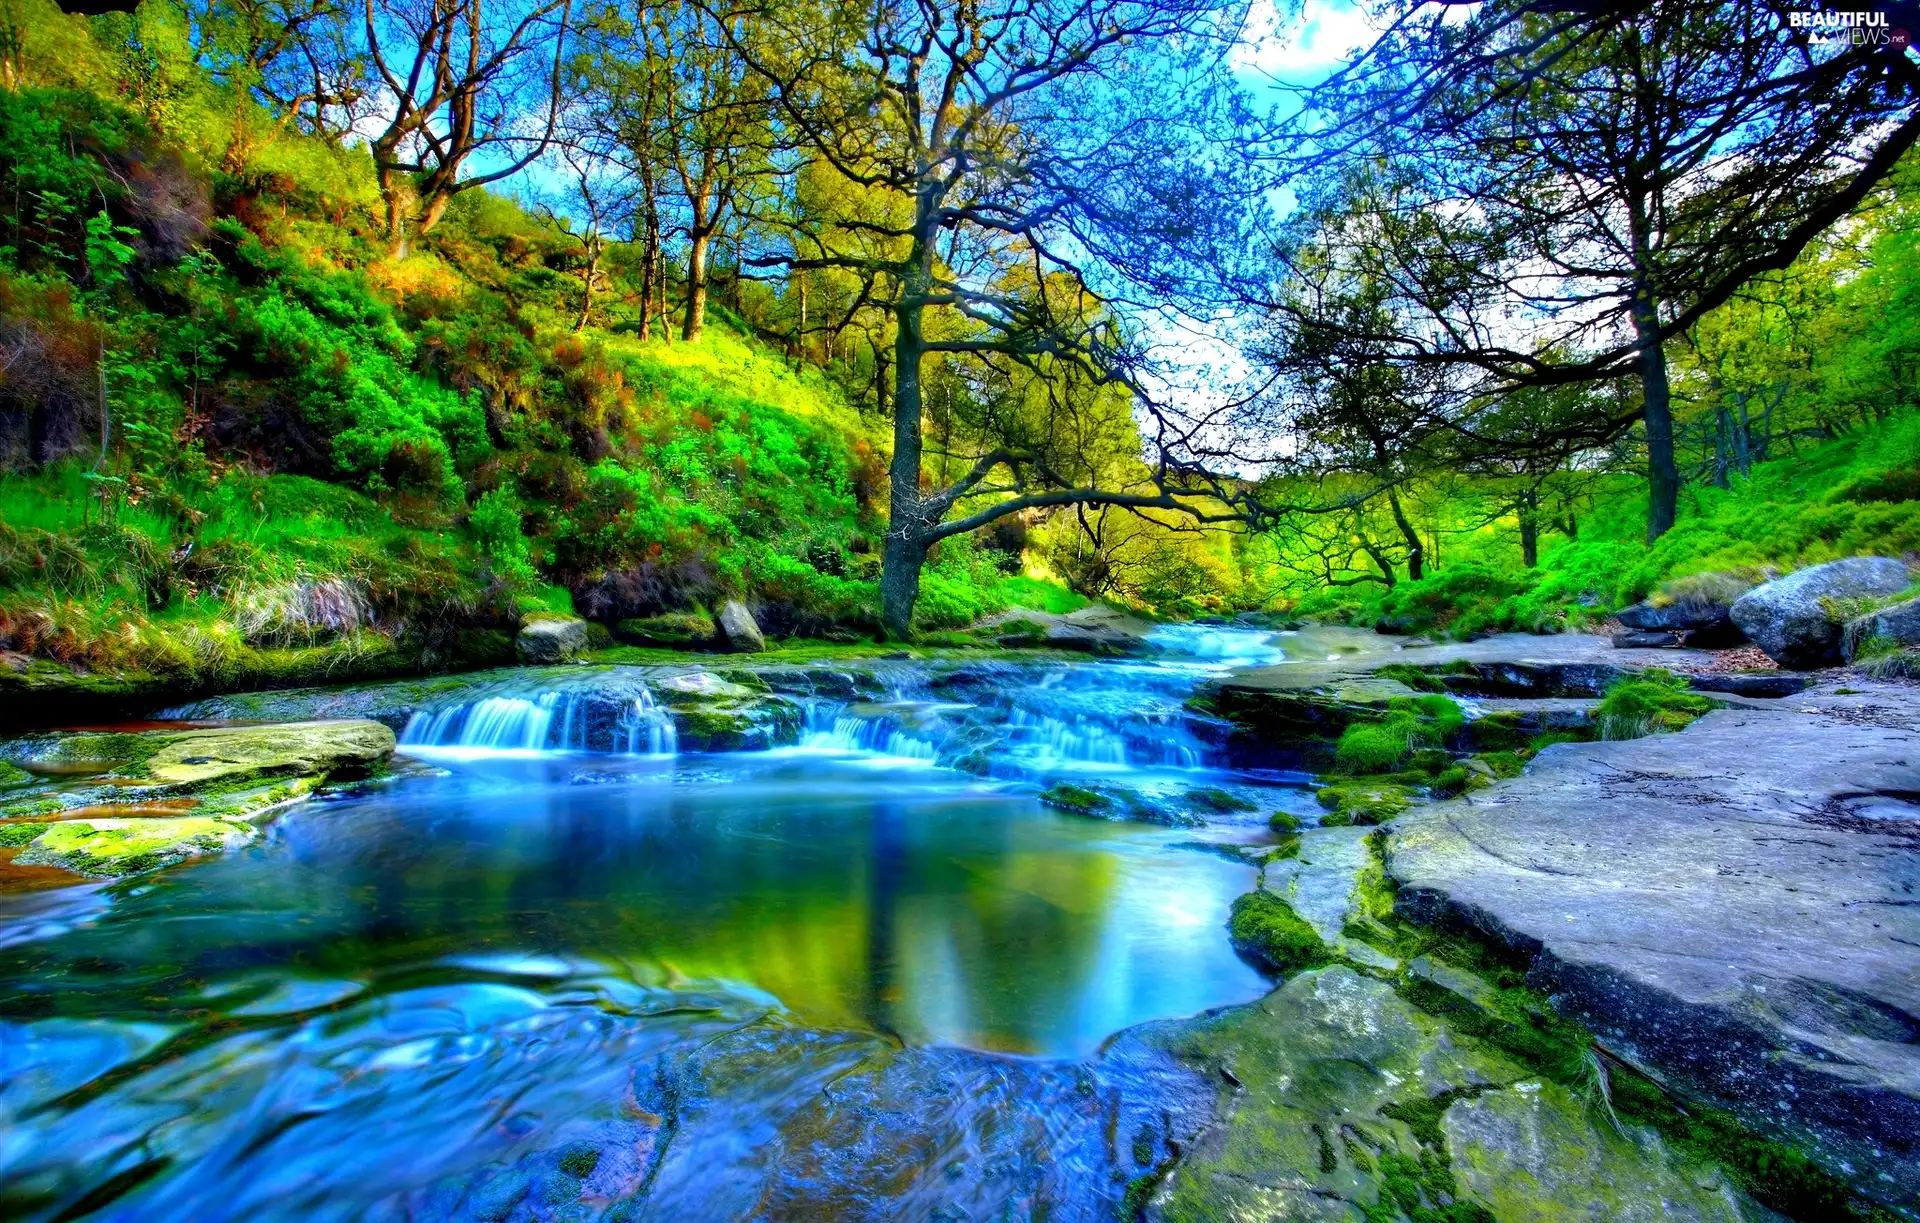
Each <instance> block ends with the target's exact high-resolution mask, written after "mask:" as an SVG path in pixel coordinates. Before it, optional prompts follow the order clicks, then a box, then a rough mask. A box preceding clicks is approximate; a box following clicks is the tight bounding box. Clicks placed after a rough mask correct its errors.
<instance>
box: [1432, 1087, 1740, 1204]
mask: <svg viewBox="0 0 1920 1223" xmlns="http://www.w3.org/2000/svg"><path fill="white" fill-rule="evenodd" d="M1440 1128H1441V1130H1442V1132H1443V1133H1444V1135H1445V1142H1446V1151H1447V1156H1448V1162H1449V1163H1450V1164H1451V1166H1452V1169H1453V1175H1454V1180H1455V1182H1456V1183H1457V1184H1458V1185H1459V1187H1460V1190H1461V1193H1462V1196H1464V1197H1465V1198H1467V1199H1468V1200H1470V1201H1472V1202H1474V1203H1476V1204H1477V1205H1479V1206H1481V1207H1483V1208H1485V1209H1486V1210H1487V1211H1488V1212H1490V1213H1491V1214H1492V1216H1493V1217H1494V1218H1496V1219H1499V1220H1502V1221H1503V1223H1504V1221H1505V1220H1516V1221H1519V1220H1540V1221H1541V1223H1546V1221H1547V1220H1556V1219H1567V1218H1585V1219H1609V1220H1617V1221H1618V1223H1661V1221H1663V1220H1668V1219H1687V1220H1699V1221H1702V1223H1704V1221H1707V1220H1724V1221H1725V1223H1737V1221H1738V1220H1740V1219H1742V1218H1743V1217H1745V1215H1744V1212H1743V1211H1742V1210H1741V1204H1740V1202H1739V1200H1738V1198H1737V1197H1736V1196H1735V1194H1734V1193H1733V1191H1732V1190H1731V1189H1730V1188H1729V1187H1728V1186H1727V1184H1726V1182H1725V1181H1724V1179H1723V1178H1722V1177H1721V1176H1720V1175H1719V1173H1718V1172H1717V1171H1714V1170H1711V1169H1703V1168H1699V1167H1688V1166H1685V1165H1683V1164H1681V1163H1680V1162H1679V1161H1678V1160H1676V1159H1675V1157H1674V1156H1673V1155H1672V1154H1671V1153H1670V1152H1669V1151H1668V1150H1667V1148H1666V1147H1665V1146H1664V1145H1663V1144H1662V1143H1661V1142H1660V1141H1659V1139H1658V1138H1656V1137H1655V1136H1654V1135H1653V1134H1652V1133H1651V1132H1650V1131H1647V1130H1644V1129H1641V1128H1639V1127H1627V1126H1622V1125H1619V1124H1618V1123H1617V1122H1615V1123H1609V1122H1608V1121H1607V1120H1605V1118H1604V1114H1602V1115H1601V1119H1600V1120H1599V1121H1598V1123H1596V1118H1595V1116H1594V1110H1592V1109H1590V1108H1589V1107H1588V1106H1587V1104H1586V1103H1585V1102H1584V1101H1581V1100H1578V1099H1576V1098H1574V1096H1573V1095H1572V1094H1571V1093H1569V1092H1568V1091H1567V1090H1566V1089H1565V1088H1564V1087H1561V1086H1560V1085H1559V1084H1557V1083H1554V1082H1552V1081H1550V1080H1531V1081H1525V1082H1520V1083H1515V1084H1513V1085H1512V1086H1510V1087H1506V1088H1503V1089H1501V1090H1498V1091H1489V1092H1483V1093H1479V1094H1477V1095H1474V1096H1472V1097H1470V1098H1465V1099H1460V1100H1457V1101H1454V1102H1453V1103H1452V1105H1451V1106H1450V1107H1448V1109H1447V1110H1446V1113H1445V1115H1444V1116H1443V1117H1442V1118H1441V1121H1440Z"/></svg>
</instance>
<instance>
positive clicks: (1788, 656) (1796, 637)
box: [1732, 556, 1912, 671]
mask: <svg viewBox="0 0 1920 1223" xmlns="http://www.w3.org/2000/svg"><path fill="white" fill-rule="evenodd" d="M1911 581H1912V579H1911V578H1910V577H1909V576H1908V574H1907V567H1906V565H1905V564H1904V563H1903V562H1901V561H1897V560H1893V559H1891V558H1889V557H1884V556H1856V557H1853V558H1852V559H1850V560H1844V561H1834V562H1832V563H1831V564H1826V565H1814V566H1812V567H1810V568H1807V569H1802V570H1799V571H1798V572H1796V573H1790V574H1788V575H1787V576H1786V577H1783V578H1780V579H1778V580H1777V581H1772V582H1768V583H1767V584H1766V585H1764V586H1760V587H1757V588H1755V589H1753V590H1750V591H1748V592H1747V593H1746V594H1744V595H1742V596H1740V598H1739V600H1738V601H1736V602H1735V603H1734V605H1733V612H1732V615H1733V622H1734V623H1735V624H1737V625H1739V626H1740V628H1741V630H1742V631H1743V632H1745V633H1746V635H1747V636H1748V637H1751V638H1752V639H1753V643H1754V644H1755V645H1757V646H1759V647H1760V648H1761V649H1763V650H1765V651H1766V652H1767V656H1768V657H1770V658H1772V659H1773V660H1774V661H1776V662H1778V663H1779V664H1780V665H1781V666H1783V667H1792V668H1794V669H1796V670H1803V671H1805V670H1812V669H1814V668H1816V667H1828V666H1834V665H1837V664H1838V663H1840V662H1841V661H1842V659H1841V644H1842V631H1841V625H1840V624H1839V623H1837V622H1836V621H1835V619H1834V617H1833V614H1832V612H1831V611H1830V610H1829V605H1828V603H1827V602H1826V601H1827V600H1832V599H1848V598H1858V597H1863V596H1875V595H1892V594H1899V593H1900V592H1901V591H1903V590H1905V589H1906V588H1907V586H1908V584H1909V583H1910V582H1911Z"/></svg>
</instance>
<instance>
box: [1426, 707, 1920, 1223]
mask: <svg viewBox="0 0 1920 1223" xmlns="http://www.w3.org/2000/svg"><path fill="white" fill-rule="evenodd" d="M1854 682H1855V686H1856V690H1842V691H1841V692H1840V693H1833V692H1828V693H1825V694H1819V693H1812V694H1807V695H1803V696H1801V697H1795V698H1790V699H1789V700H1787V701H1785V702H1781V703H1780V704H1781V706H1782V707H1781V708H1776V709H1771V710H1766V711H1759V710H1752V709H1728V710H1723V711H1720V712H1716V713H1712V714H1709V715H1707V716H1706V717H1705V718H1703V719H1701V720H1700V721H1699V722H1697V723H1695V724H1694V725H1693V726H1692V727H1690V728H1689V729H1687V730H1686V731H1684V732H1682V733H1680V734H1676V735H1663V736H1657V737H1654V738H1649V739H1639V740H1632V741H1628V742H1619V743H1592V744H1563V745H1560V746H1557V747H1553V748H1549V749H1548V750H1547V751H1546V752H1544V753H1542V754H1541V755H1540V757H1539V758H1538V759H1537V760H1536V761H1534V763H1533V764H1532V765H1531V767H1530V768H1529V769H1528V771H1527V772H1526V774H1525V775H1523V776H1522V777H1520V778H1517V779H1515V780H1512V781H1509V782H1506V783H1504V784H1501V785H1498V786H1495V787H1493V788H1492V789H1489V790H1486V791H1482V792H1480V793H1477V794H1474V795H1472V796H1470V797H1468V798H1465V799H1461V800H1457V801H1454V802H1450V803H1444V804H1440V805H1438V806H1434V807H1429V808H1425V809H1421V810H1418V811H1414V812H1410V813H1409V814H1408V815H1406V816H1404V817H1402V818H1401V819H1400V820H1399V821H1398V822H1397V824H1396V826H1395V828H1394V831H1393V834H1392V837H1391V840H1390V842H1389V849H1388V869H1389V871H1390V872H1391V874H1392V875H1393V876H1394V877H1395V878H1396V879H1397V880H1398V881H1399V883H1400V884H1401V885H1402V891H1401V901H1400V903H1401V905H1402V906H1403V907H1404V908H1405V909H1406V910H1407V911H1408V912H1409V914H1410V915H1411V916H1414V917H1416V918H1419V919H1422V920H1429V921H1460V922H1464V923H1465V924H1467V925H1469V926H1472V927H1475V928H1477V929H1478V930H1480V931H1481V932H1483V933H1485V934H1487V935H1490V936H1491V937H1493V938H1495V939H1496V940H1498V941H1500V942H1503V943H1505V944H1506V945H1508V946H1509V947H1511V948H1513V949H1515V950H1516V951H1518V952H1520V953H1522V954H1524V955H1528V956H1531V957H1532V969H1531V977H1532V980H1533V982H1534V984H1536V985H1537V986H1538V987H1539V988H1541V989H1543V990H1544V991H1546V992H1547V993H1549V994H1550V995H1552V996H1553V997H1554V999H1555V1002H1556V1005H1558V1006H1560V1007H1561V1008H1563V1009H1564V1010H1566V1011H1567V1012H1568V1013H1570V1014H1573V1015H1575V1016H1577V1017H1578V1018H1580V1019H1581V1020H1583V1021H1584V1022H1586V1023H1587V1024H1589V1025H1590V1026H1591V1027H1592V1028H1593V1029H1594V1030H1595V1031H1596V1033H1598V1034H1599V1035H1600V1037H1601V1039H1602V1040H1603V1041H1605V1042H1606V1043H1607V1044H1608V1047H1609V1048H1610V1049H1612V1050H1613V1051H1614V1052H1616V1053H1619V1054H1621V1055H1622V1056H1625V1057H1627V1058H1629V1059H1630V1060H1632V1061H1634V1062H1636V1063H1637V1064H1639V1065H1641V1066H1643V1067H1644V1068H1646V1069H1647V1070H1648V1071H1649V1072H1651V1073H1652V1074H1654V1075H1655V1077H1657V1078H1660V1079H1662V1080H1664V1081H1667V1082H1668V1083H1670V1084H1672V1085H1673V1086H1674V1087H1676V1088H1677V1089H1679V1090H1681V1091H1682V1092H1683V1094H1688V1095H1692V1096H1695V1097H1700V1098H1706V1099H1710V1100H1712V1101H1715V1102H1718V1103H1720V1104H1722V1105H1724V1106H1727V1107H1730V1108H1731V1109H1732V1110H1733V1111H1734V1112H1735V1113H1736V1114H1738V1115H1739V1116H1740V1117H1741V1118H1742V1119H1743V1120H1744V1121H1746V1123H1748V1124H1750V1125H1752V1126H1754V1127H1755V1128H1756V1129H1758V1130H1760V1131H1762V1132H1763V1133H1768V1134H1770V1135H1773V1136H1775V1137H1779V1138H1783V1139H1786V1140H1788V1141H1791V1142H1794V1143H1796V1144H1798V1145H1801V1146H1802V1147H1803V1148H1805V1149H1807V1150H1808V1151H1809V1153H1811V1154H1812V1155H1814V1156H1815V1157H1816V1158H1817V1159H1819V1160H1820V1161H1821V1162H1822V1163H1824V1164H1825V1165H1826V1166H1828V1167H1829V1168H1830V1169H1832V1170H1833V1171H1835V1172H1836V1173H1838V1174H1840V1175H1842V1176H1845V1177H1847V1178H1848V1179H1850V1180H1852V1181H1853V1182H1854V1183H1856V1184H1858V1185H1859V1186H1860V1187H1861V1188H1862V1189H1863V1190H1864V1191H1866V1192H1869V1193H1873V1194H1875V1195H1876V1196H1878V1197H1880V1198H1882V1199H1883V1200H1885V1201H1888V1202H1890V1203H1893V1204H1896V1205H1898V1206H1899V1207H1901V1208H1902V1209H1905V1210H1908V1211H1913V1210H1916V1209H1917V1208H1920V852H1917V851H1920V690H1916V689H1914V688H1911V687H1896V686H1893V685H1875V684H1865V683H1861V682H1860V681H1854Z"/></svg>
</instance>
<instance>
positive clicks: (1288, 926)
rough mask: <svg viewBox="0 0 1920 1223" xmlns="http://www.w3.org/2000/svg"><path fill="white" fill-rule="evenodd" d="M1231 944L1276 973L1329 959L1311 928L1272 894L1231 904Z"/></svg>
mask: <svg viewBox="0 0 1920 1223" xmlns="http://www.w3.org/2000/svg"><path fill="white" fill-rule="evenodd" d="M1228 928H1229V929H1230V930H1231V931H1232V933H1233V945H1234V947H1235V949H1236V950H1238V951H1239V952H1240V953H1241V954H1243V955H1248V956H1252V957H1253V958H1255V959H1257V960H1259V961H1260V962H1261V963H1263V964H1265V965H1267V966H1268V967H1270V968H1272V969H1273V970H1274V971H1276V972H1293V971H1295V970H1296V969H1301V968H1311V967H1313V966H1314V965H1316V964H1325V963H1326V962H1327V961H1328V960H1329V959H1330V958H1331V956H1330V955H1329V954H1328V952H1327V946H1326V944H1325V943H1323V942H1321V941H1320V936H1319V935H1318V934H1316V933H1314V929H1313V927H1312V926H1310V925H1308V924H1307V923H1306V922H1305V921H1304V920H1302V919H1301V917H1300V915H1299V914H1298V913H1295V912H1294V911H1293V906H1291V905H1289V904H1288V903H1287V902H1286V901H1284V900H1282V899H1281V898H1280V897H1278V896H1275V895H1274V894H1273V893H1272V892H1267V891H1258V892H1248V893H1247V894H1246V895H1245V896H1242V897H1240V899H1238V900H1236V901H1234V902H1233V916H1232V917H1231V918H1230V919H1229V921H1228Z"/></svg>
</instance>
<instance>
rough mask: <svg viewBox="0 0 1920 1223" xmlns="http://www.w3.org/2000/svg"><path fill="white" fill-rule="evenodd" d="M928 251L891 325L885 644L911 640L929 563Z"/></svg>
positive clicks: (911, 274) (922, 252)
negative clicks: (923, 376) (925, 444)
mask: <svg viewBox="0 0 1920 1223" xmlns="http://www.w3.org/2000/svg"><path fill="white" fill-rule="evenodd" d="M931 263H932V259H931V248H930V247H928V245H927V244H926V243H925V242H924V241H923V240H921V239H919V238H916V239H915V240H914V249H913V251H912V253H911V255H910V256H909V258H908V261H907V269H908V270H907V277H906V283H905V284H904V285H903V286H901V289H902V291H901V294H900V306H899V309H898V310H897V312H896V314H895V319H894V340H893V355H894V375H893V462H892V463H891V464H890V465H889V466H888V467H887V482H888V484H889V485H890V486H891V487H890V493H891V496H890V505H889V518H888V521H887V543H886V547H885V548H884V549H883V550H882V552H881V558H880V625H881V627H882V628H883V629H885V630H886V634H887V636H888V637H889V638H891V639H893V640H896V641H905V640H908V639H909V638H911V637H912V636H913V605H914V602H915V601H916V600H917V599H918V598H919V597H920V568H921V566H922V565H924V564H925V563H926V560H927V545H928V540H927V531H928V530H929V529H931V528H932V527H933V525H934V524H933V523H931V522H928V521H926V504H925V501H924V499H923V498H922V497H921V494H920V408H921V393H920V362H921V358H922V357H924V356H925V354H926V340H925V338H924V336H923V335H922V333H921V321H922V315H923V314H924V312H925V310H926V299H927V289H928V286H929V283H930V281H931V274H932V267H931Z"/></svg>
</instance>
